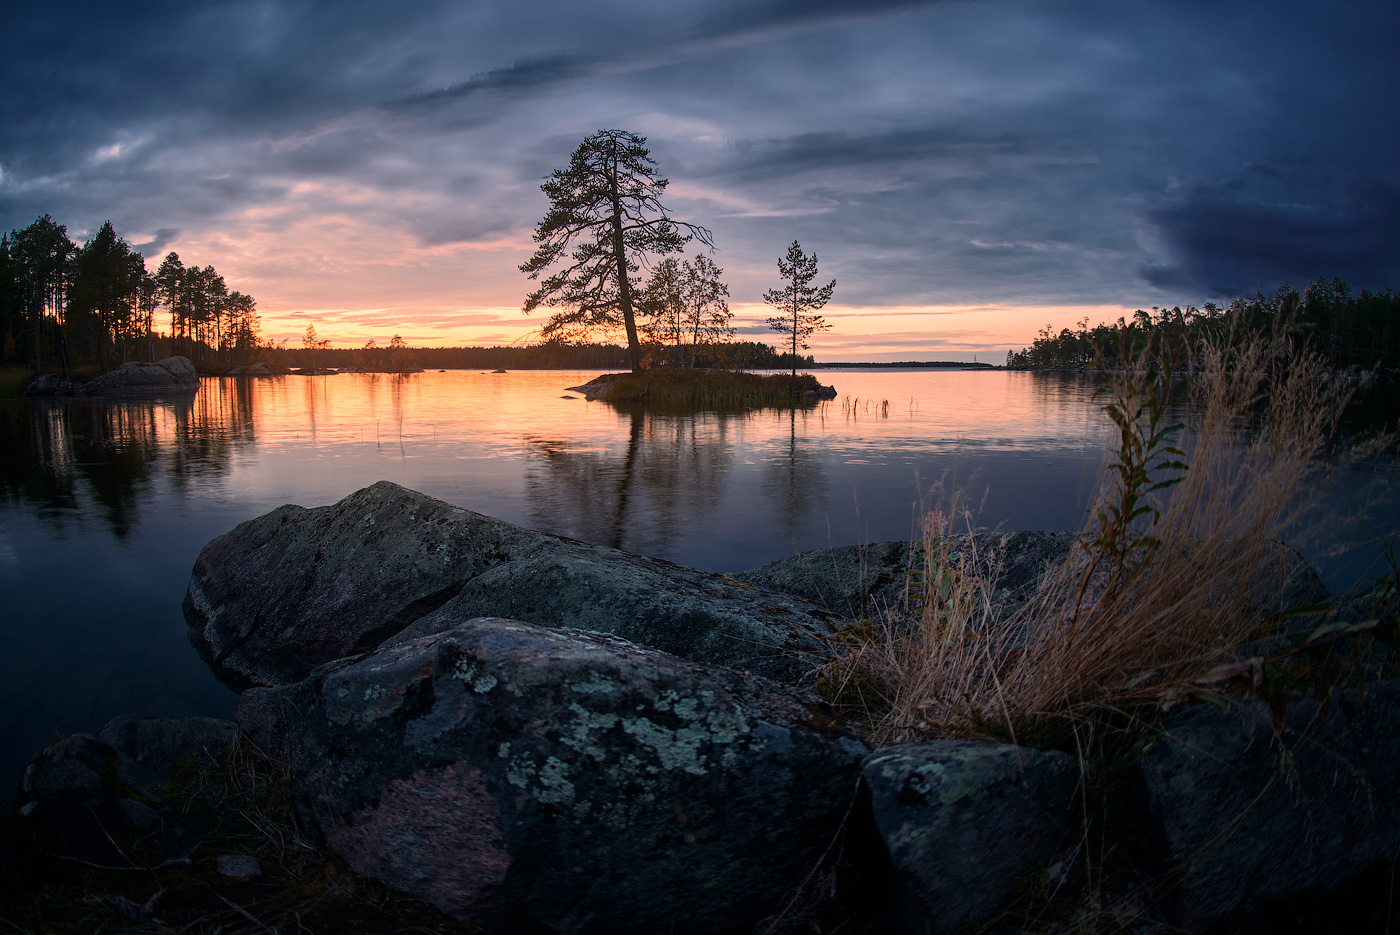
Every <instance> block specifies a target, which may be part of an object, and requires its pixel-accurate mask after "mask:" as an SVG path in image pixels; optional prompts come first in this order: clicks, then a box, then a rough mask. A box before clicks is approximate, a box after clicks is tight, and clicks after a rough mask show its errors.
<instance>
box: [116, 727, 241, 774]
mask: <svg viewBox="0 0 1400 935" xmlns="http://www.w3.org/2000/svg"><path fill="white" fill-rule="evenodd" d="M237 737H238V725H237V724H235V723H234V722H233V721H226V720H221V719H219V718H212V717H142V716H139V715H132V714H124V715H122V716H121V717H117V718H113V719H112V720H110V721H108V722H107V723H106V724H104V725H102V729H101V730H99V731H98V732H97V738H98V739H99V740H104V741H106V742H107V743H109V744H111V745H112V747H113V749H115V750H116V751H117V752H119V753H120V754H122V756H123V757H124V758H125V761H126V765H124V769H123V772H122V778H123V779H124V780H126V781H127V782H129V783H131V784H132V785H134V786H141V787H145V788H150V789H155V788H159V787H160V786H163V785H165V784H166V783H168V782H169V781H170V779H171V776H172V775H173V773H174V769H175V766H176V765H177V764H178V763H180V761H182V760H187V759H189V758H190V757H194V756H203V757H217V756H219V755H220V754H222V753H223V752H224V751H225V750H227V749H228V748H229V747H231V746H233V742H234V740H236V739H237Z"/></svg>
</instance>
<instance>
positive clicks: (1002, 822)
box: [863, 740, 1079, 933]
mask: <svg viewBox="0 0 1400 935" xmlns="http://www.w3.org/2000/svg"><path fill="white" fill-rule="evenodd" d="M863 773H864V776H865V781H866V783H867V784H868V785H869V788H870V799H871V808H872V811H873V813H874V817H875V823H876V826H877V827H878V828H879V831H880V836H881V838H882V839H883V840H884V842H885V847H886V849H887V850H888V851H889V855H890V861H891V863H892V864H893V866H894V871H895V875H896V878H897V881H898V885H899V890H900V893H901V896H902V902H903V904H904V905H903V906H902V907H901V909H902V915H903V920H902V921H903V923H904V928H905V929H907V930H908V931H918V932H929V933H940V932H950V933H951V932H958V931H961V930H963V928H964V927H966V926H969V925H974V924H977V923H980V922H985V921H987V920H988V919H989V918H991V917H992V916H993V915H995V914H996V912H997V911H998V910H999V909H1001V908H1002V907H1003V903H1004V902H1005V901H1006V899H1007V897H1008V896H1010V895H1011V893H1012V892H1013V890H1015V888H1016V886H1017V884H1018V883H1020V882H1021V881H1022V880H1023V879H1024V878H1025V877H1026V876H1027V875H1028V874H1030V873H1033V872H1036V871H1038V870H1041V869H1043V868H1044V867H1045V866H1047V865H1048V864H1049V863H1050V862H1051V860H1052V858H1053V857H1054V855H1055V854H1056V853H1057V852H1058V851H1059V850H1061V849H1062V848H1064V847H1066V846H1068V845H1069V844H1070V843H1072V842H1071V841H1069V840H1067V839H1066V835H1067V833H1068V832H1069V831H1070V829H1071V827H1072V823H1073V818H1074V814H1075V813H1074V808H1073V805H1074V794H1075V788H1076V786H1077V784H1078V781H1079V769H1078V766H1077V765H1076V764H1075V762H1074V759H1073V758H1072V757H1070V756H1067V755H1066V754H1064V753H1060V752H1058V751H1045V750H1032V749H1029V748H1022V747H1013V746H1008V745H1005V744H995V743H974V742H970V741H959V740H949V741H938V742H933V743H908V744H897V745H895V746H891V747H885V748H883V749H881V750H879V751H877V752H875V753H873V754H871V755H870V757H869V758H867V759H866V761H865V764H864V767H863Z"/></svg>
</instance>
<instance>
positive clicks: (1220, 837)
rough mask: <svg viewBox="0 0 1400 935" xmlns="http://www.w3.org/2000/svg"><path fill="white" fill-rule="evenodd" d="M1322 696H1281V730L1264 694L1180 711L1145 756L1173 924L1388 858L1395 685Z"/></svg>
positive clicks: (1395, 770)
mask: <svg viewBox="0 0 1400 935" xmlns="http://www.w3.org/2000/svg"><path fill="white" fill-rule="evenodd" d="M1331 700H1332V703H1331V704H1330V705H1329V706H1328V708H1327V710H1325V711H1324V710H1320V709H1319V706H1318V704H1317V703H1316V702H1314V701H1311V700H1307V701H1301V702H1298V703H1296V704H1294V705H1291V706H1290V707H1289V709H1288V716H1287V719H1286V721H1285V723H1284V725H1283V731H1282V733H1281V734H1280V735H1278V736H1275V734H1274V727H1273V723H1272V717H1271V715H1270V712H1269V708H1268V706H1267V705H1266V704H1265V703H1264V702H1262V701H1253V700H1250V701H1236V702H1233V703H1231V704H1230V706H1229V708H1228V709H1227V710H1225V711H1216V710H1215V709H1213V708H1209V707H1205V706H1199V707H1194V708H1190V709H1187V710H1186V711H1183V712H1182V713H1181V714H1180V715H1178V716H1176V717H1175V718H1173V719H1172V720H1171V721H1170V722H1169V723H1168V726H1167V729H1166V730H1165V731H1164V732H1163V734H1162V736H1161V738H1160V740H1159V741H1158V742H1157V743H1156V744H1155V745H1153V746H1152V747H1151V748H1150V749H1148V751H1147V752H1146V753H1144V754H1143V756H1142V759H1141V770H1142V775H1143V777H1144V780H1145V782H1146V785H1147V789H1148V792H1149V795H1150V802H1151V810H1152V815H1153V818H1154V820H1155V822H1156V823H1157V824H1158V827H1159V829H1160V840H1161V841H1163V842H1164V844H1165V848H1166V850H1165V853H1164V854H1163V855H1162V858H1163V869H1164V870H1165V871H1166V872H1167V873H1168V874H1169V875H1170V877H1171V879H1173V880H1174V881H1175V882H1176V884H1177V889H1176V891H1175V893H1174V894H1172V895H1173V899H1172V900H1171V902H1172V903H1173V904H1174V910H1173V911H1174V914H1175V915H1176V916H1177V918H1176V919H1175V920H1174V921H1175V922H1177V923H1178V924H1180V925H1183V926H1184V927H1185V928H1186V929H1188V930H1190V931H1201V930H1203V929H1206V928H1207V927H1209V926H1211V925H1212V924H1216V923H1219V922H1221V920H1225V919H1231V918H1235V919H1239V918H1246V917H1251V916H1254V915H1256V914H1257V913H1258V912H1259V911H1260V909H1261V908H1263V907H1264V906H1266V904H1268V903H1269V902H1271V901H1277V900H1279V899H1281V898H1283V897H1292V896H1298V895H1299V894H1306V893H1313V894H1316V895H1317V896H1321V895H1324V894H1326V893H1327V892H1328V891H1331V890H1333V889H1335V888H1336V887H1337V886H1338V885H1339V884H1341V883H1342V882H1343V881H1345V880H1347V879H1348V878H1351V877H1354V876H1355V875H1356V874H1358V873H1360V872H1362V871H1364V870H1366V869H1367V868H1369V867H1372V866H1374V865H1377V864H1381V863H1383V862H1393V861H1394V859H1395V855H1396V854H1397V853H1398V852H1400V733H1397V731H1396V729H1395V727H1396V724H1397V721H1400V684H1397V683H1395V682H1388V683H1380V684H1374V685H1371V686H1369V687H1368V691H1367V696H1366V699H1365V701H1364V702H1363V700H1362V699H1361V698H1360V697H1358V696H1357V695H1356V694H1354V693H1353V692H1350V691H1337V692H1334V693H1333V695H1332V699H1331Z"/></svg>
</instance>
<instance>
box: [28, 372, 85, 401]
mask: <svg viewBox="0 0 1400 935" xmlns="http://www.w3.org/2000/svg"><path fill="white" fill-rule="evenodd" d="M75 389H76V388H75V387H74V386H73V384H72V383H69V382H68V381H67V380H60V379H59V378H58V377H56V376H54V375H53V374H51V373H45V374H41V375H40V376H38V377H35V378H34V380H33V382H31V383H30V384H29V385H28V386H26V387H25V388H24V395H25V396H27V397H30V398H31V399H40V398H44V397H50V396H72V395H73V392H74V390H75Z"/></svg>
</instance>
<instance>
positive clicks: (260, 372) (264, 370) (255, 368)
mask: <svg viewBox="0 0 1400 935" xmlns="http://www.w3.org/2000/svg"><path fill="white" fill-rule="evenodd" d="M243 374H244V376H249V377H270V376H272V370H271V368H269V367H268V366H267V364H265V363H262V362H261V361H259V362H258V363H255V364H249V365H248V367H247V369H245V370H244V371H243Z"/></svg>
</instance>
